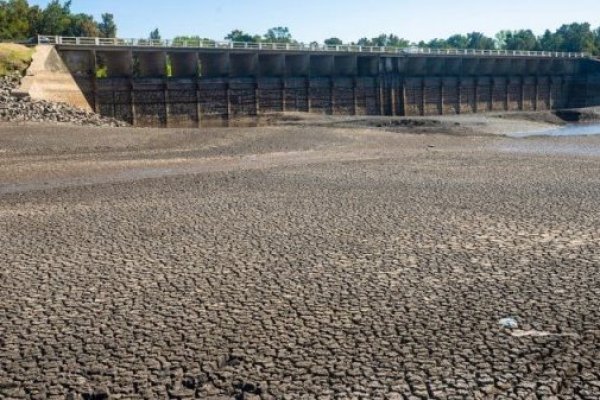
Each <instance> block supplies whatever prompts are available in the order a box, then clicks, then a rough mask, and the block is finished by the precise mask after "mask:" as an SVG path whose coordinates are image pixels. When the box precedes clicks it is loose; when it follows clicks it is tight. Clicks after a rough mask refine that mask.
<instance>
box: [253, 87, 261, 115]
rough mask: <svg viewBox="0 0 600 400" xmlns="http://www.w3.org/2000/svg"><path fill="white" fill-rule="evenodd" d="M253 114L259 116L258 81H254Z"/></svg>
mask: <svg viewBox="0 0 600 400" xmlns="http://www.w3.org/2000/svg"><path fill="white" fill-rule="evenodd" d="M254 114H255V115H260V88H259V87H258V79H255V80H254Z"/></svg>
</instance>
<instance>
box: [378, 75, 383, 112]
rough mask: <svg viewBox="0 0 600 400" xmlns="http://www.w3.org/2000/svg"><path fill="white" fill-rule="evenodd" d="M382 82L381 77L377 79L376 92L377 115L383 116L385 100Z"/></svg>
mask: <svg viewBox="0 0 600 400" xmlns="http://www.w3.org/2000/svg"><path fill="white" fill-rule="evenodd" d="M383 85H384V80H383V77H382V76H379V77H378V78H377V92H378V96H377V97H378V105H379V115H385V99H384V92H383Z"/></svg>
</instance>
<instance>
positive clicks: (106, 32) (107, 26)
mask: <svg viewBox="0 0 600 400" xmlns="http://www.w3.org/2000/svg"><path fill="white" fill-rule="evenodd" d="M98 30H99V31H100V35H101V37H105V38H114V37H117V25H116V24H115V16H114V15H113V14H109V13H106V14H102V22H100V23H99V24H98Z"/></svg>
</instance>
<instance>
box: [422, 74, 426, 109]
mask: <svg viewBox="0 0 600 400" xmlns="http://www.w3.org/2000/svg"><path fill="white" fill-rule="evenodd" d="M425 79H426V78H425V77H423V78H421V93H422V98H421V115H425V109H426V108H427V96H426V94H425V93H426V91H425V88H426V86H425Z"/></svg>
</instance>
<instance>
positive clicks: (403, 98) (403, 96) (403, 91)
mask: <svg viewBox="0 0 600 400" xmlns="http://www.w3.org/2000/svg"><path fill="white" fill-rule="evenodd" d="M400 84H401V85H402V86H401V88H400V93H401V94H400V96H401V97H400V101H401V105H400V115H402V116H406V79H405V78H402V81H401V82H400Z"/></svg>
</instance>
